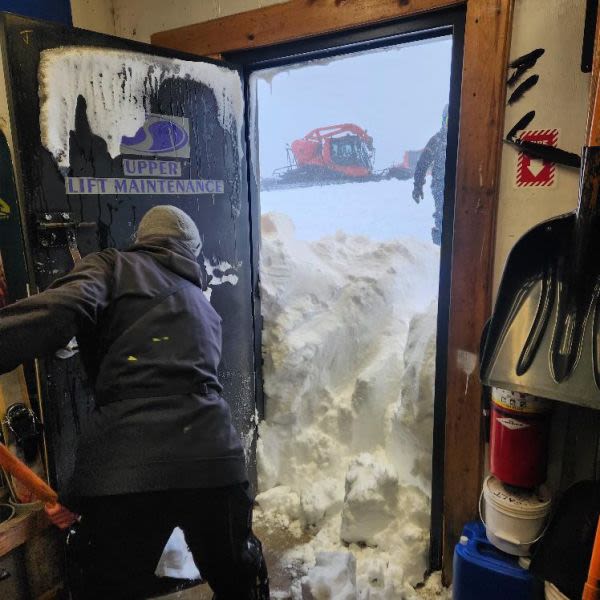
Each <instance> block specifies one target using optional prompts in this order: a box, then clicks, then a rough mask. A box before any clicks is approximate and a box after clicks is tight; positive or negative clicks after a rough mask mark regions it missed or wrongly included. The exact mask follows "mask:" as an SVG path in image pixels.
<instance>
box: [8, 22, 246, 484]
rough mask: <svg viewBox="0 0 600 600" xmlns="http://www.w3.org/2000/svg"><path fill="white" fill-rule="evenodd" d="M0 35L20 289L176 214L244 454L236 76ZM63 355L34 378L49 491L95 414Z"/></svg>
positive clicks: (55, 36)
mask: <svg viewBox="0 0 600 600" xmlns="http://www.w3.org/2000/svg"><path fill="white" fill-rule="evenodd" d="M3 29H4V34H3V35H4V52H5V56H6V59H7V60H6V62H5V64H8V67H9V69H8V79H9V82H10V88H11V90H12V97H11V98H10V99H9V100H10V105H11V111H12V125H13V134H14V141H15V144H16V148H17V165H16V169H17V174H18V175H19V183H20V186H19V187H20V190H19V192H20V202H21V205H22V210H23V216H24V217H25V219H24V222H25V223H27V225H26V231H25V237H26V247H27V249H28V254H29V259H30V270H31V271H32V273H30V276H31V280H32V281H33V283H34V284H35V285H36V286H37V287H38V288H39V289H44V288H46V287H47V286H48V285H49V284H50V283H51V282H52V281H53V280H54V279H55V278H56V277H58V276H60V275H62V274H64V273H66V272H67V271H69V270H70V269H71V267H72V265H73V260H74V258H76V257H77V256H76V255H77V250H78V251H79V252H80V253H81V255H85V254H87V253H90V252H95V251H97V250H100V249H103V248H107V247H116V248H125V247H127V246H128V245H129V244H130V242H131V238H132V234H133V232H134V230H135V228H136V224H137V223H138V222H139V220H140V218H141V217H142V216H143V214H144V213H145V212H146V211H147V210H148V209H149V208H151V207H152V206H154V205H156V204H174V205H176V206H178V207H180V208H182V209H183V210H185V211H186V212H187V213H188V214H189V215H191V216H192V218H193V219H194V220H195V222H196V223H197V225H198V227H199V229H200V232H201V234H202V237H203V242H204V245H203V250H202V255H201V258H200V262H201V264H202V265H203V266H204V268H205V271H206V277H207V279H208V290H207V294H209V295H210V301H211V303H212V305H213V306H214V308H215V309H216V310H217V311H218V312H219V314H220V315H221V316H222V318H223V359H222V363H221V367H220V377H221V381H222V382H223V384H224V387H225V390H224V396H225V398H227V399H228V400H229V402H230V404H231V407H232V412H233V415H234V419H235V423H236V425H237V427H238V428H239V430H240V432H241V433H242V435H243V437H244V439H245V440H246V441H247V444H246V445H247V447H248V449H250V447H251V441H252V433H253V422H254V414H255V398H254V385H255V384H254V381H255V378H254V364H255V361H254V321H253V306H254V295H253V285H252V261H251V257H252V241H251V228H250V215H249V206H248V202H249V201H248V189H247V188H248V186H247V169H246V152H245V146H244V135H245V134H244V100H243V99H244V95H243V85H242V79H241V77H240V74H239V73H238V71H237V70H236V69H235V68H231V67H229V66H226V65H223V64H216V63H212V62H208V61H204V60H198V59H196V58H193V57H187V56H186V57H183V56H180V55H176V54H175V53H171V52H169V51H165V50H161V49H159V48H154V47H152V46H147V45H144V44H137V43H133V42H128V41H126V40H121V39H117V38H112V37H108V36H104V35H100V34H97V33H92V32H89V31H84V30H78V29H70V28H64V27H61V26H57V25H55V24H51V23H46V22H41V21H32V20H29V19H23V18H20V17H16V16H12V15H4V17H3ZM75 244H76V245H77V250H76V249H75V248H74V246H75ZM69 245H71V248H69ZM69 354H70V353H63V358H58V357H55V358H51V359H47V360H44V361H43V362H42V378H41V381H42V386H41V389H42V397H43V406H44V408H45V421H46V434H47V438H48V443H49V449H50V466H51V472H52V476H53V477H52V479H53V482H54V484H55V485H57V487H58V489H59V491H61V492H64V491H65V490H66V488H67V484H68V480H69V477H70V475H71V472H72V468H73V447H74V444H75V442H76V439H77V436H78V434H79V432H80V430H81V427H82V425H83V422H84V420H85V418H86V415H87V414H88V412H89V410H90V408H91V406H92V402H93V400H92V397H91V395H90V391H89V389H88V387H87V384H86V380H85V377H84V374H83V370H82V368H81V365H80V362H79V359H78V356H77V355H76V354H75V355H74V356H70V357H69Z"/></svg>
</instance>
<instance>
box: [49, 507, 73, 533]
mask: <svg viewBox="0 0 600 600" xmlns="http://www.w3.org/2000/svg"><path fill="white" fill-rule="evenodd" d="M44 511H45V513H46V515H47V516H48V519H49V520H50V522H51V523H52V524H53V525H56V526H57V527H58V528H59V529H68V528H69V527H71V525H73V523H75V521H77V520H78V519H79V515H76V514H75V513H73V512H71V511H70V510H69V509H68V508H67V507H66V506H63V505H62V504H58V503H56V504H46V505H45V506H44Z"/></svg>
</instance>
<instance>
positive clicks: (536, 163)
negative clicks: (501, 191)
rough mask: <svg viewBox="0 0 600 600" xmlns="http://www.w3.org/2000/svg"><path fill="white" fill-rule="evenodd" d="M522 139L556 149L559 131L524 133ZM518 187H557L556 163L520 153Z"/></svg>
mask: <svg viewBox="0 0 600 600" xmlns="http://www.w3.org/2000/svg"><path fill="white" fill-rule="evenodd" d="M520 139H522V140H527V141H529V142H536V143H538V144H545V145H546V146H554V147H556V146H557V145H558V129H534V130H531V131H523V132H522V133H521V135H520ZM516 185H517V187H553V186H554V185H556V163H553V162H550V161H547V160H539V159H536V158H531V157H530V156H527V155H526V154H525V153H524V152H519V158H518V160H517V180H516Z"/></svg>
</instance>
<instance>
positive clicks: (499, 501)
mask: <svg viewBox="0 0 600 600" xmlns="http://www.w3.org/2000/svg"><path fill="white" fill-rule="evenodd" d="M482 497H483V500H484V504H485V510H484V515H485V516H483V515H482V521H483V524H484V525H485V532H486V534H487V537H488V540H489V541H490V542H491V543H492V544H493V545H494V546H496V548H498V549H499V550H502V551H503V552H507V553H508V554H514V555H515V556H529V549H530V548H531V545H532V544H533V543H535V542H537V541H538V540H539V539H540V538H541V536H542V535H543V532H544V524H545V522H546V518H547V516H548V513H549V512H550V502H551V501H550V496H549V494H548V493H547V490H546V489H545V488H544V487H543V486H542V487H541V488H539V490H537V491H533V492H529V491H526V490H515V489H514V488H508V487H505V486H504V484H503V483H502V482H501V481H500V480H499V479H496V478H495V477H494V476H493V475H490V476H489V477H487V478H486V480H485V481H484V483H483V492H482Z"/></svg>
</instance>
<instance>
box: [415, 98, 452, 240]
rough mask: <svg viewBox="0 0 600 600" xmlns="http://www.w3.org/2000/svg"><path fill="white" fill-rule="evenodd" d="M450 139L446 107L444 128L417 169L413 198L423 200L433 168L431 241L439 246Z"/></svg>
mask: <svg viewBox="0 0 600 600" xmlns="http://www.w3.org/2000/svg"><path fill="white" fill-rule="evenodd" d="M447 138H448V105H446V106H445V107H444V112H443V115H442V128H441V129H440V130H439V131H438V132H437V133H435V134H434V135H433V136H432V137H431V138H430V140H429V141H428V142H427V145H426V146H425V148H424V149H423V152H422V153H421V156H420V157H419V160H418V162H417V166H416V167H415V174H414V187H413V193H412V197H413V200H414V201H415V202H416V203H417V204H418V203H419V202H420V201H421V200H422V199H423V186H424V185H425V176H426V175H427V171H428V170H429V168H430V167H431V193H432V195H433V201H434V203H435V212H434V213H433V220H434V225H433V228H432V229H431V239H432V240H433V243H434V244H437V245H438V246H439V245H440V244H441V243H442V219H443V214H444V178H445V175H446V143H447Z"/></svg>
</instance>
